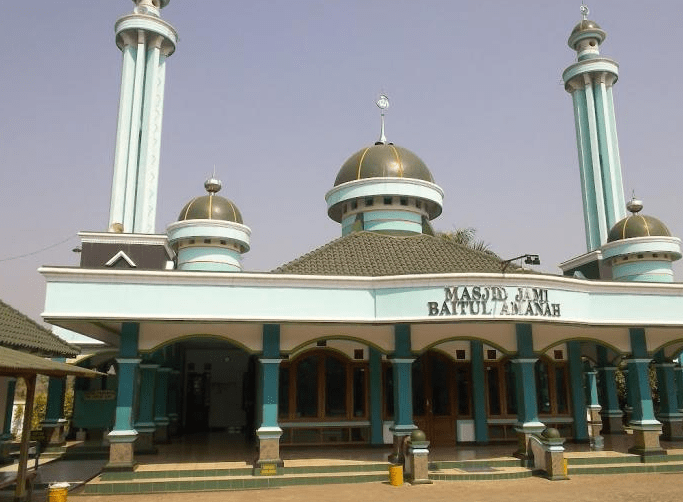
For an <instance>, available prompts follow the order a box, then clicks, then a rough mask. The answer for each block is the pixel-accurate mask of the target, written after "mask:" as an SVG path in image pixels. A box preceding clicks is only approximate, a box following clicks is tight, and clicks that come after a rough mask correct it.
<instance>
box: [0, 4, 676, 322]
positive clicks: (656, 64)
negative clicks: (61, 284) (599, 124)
mask: <svg viewBox="0 0 683 502" xmlns="http://www.w3.org/2000/svg"><path fill="white" fill-rule="evenodd" d="M579 6H580V2H579V1H576V0H573V1H570V0H563V1H557V0H554V1H548V0H525V1H516V2H512V1H507V0H495V1H494V0H482V1H470V2H461V1H453V0H422V1H418V0H410V1H408V0H335V1H333V0H240V1H237V0H230V1H228V0H171V2H170V4H169V6H168V7H167V8H165V9H163V11H162V17H163V18H164V19H165V20H167V21H169V22H170V23H171V24H173V25H174V26H175V27H176V29H177V30H178V32H179V35H180V42H179V44H178V49H177V52H176V53H175V54H174V55H173V56H172V57H171V58H170V59H169V61H168V65H167V74H166V96H165V113H164V128H163V136H162V154H161V172H160V186H159V204H158V211H157V226H156V228H157V232H159V233H162V232H164V230H165V228H166V226H167V225H168V224H169V223H172V222H173V221H174V220H175V219H176V218H177V215H178V213H179V212H180V209H181V208H182V207H183V205H184V204H185V203H186V202H187V201H188V200H189V199H191V198H192V197H194V196H197V195H202V194H203V193H204V189H203V186H202V184H203V182H204V180H205V179H206V178H207V177H208V175H209V174H210V173H211V171H212V170H213V167H214V165H215V166H216V169H217V174H218V177H219V178H221V179H222V180H223V187H224V188H223V191H222V192H221V195H223V196H225V197H228V198H229V199H231V200H233V201H234V202H235V203H236V204H237V205H238V207H239V208H240V210H241V212H242V214H243V217H244V222H245V224H246V225H248V226H249V227H251V229H252V249H251V251H250V252H249V253H248V254H246V255H245V259H244V266H245V269H246V270H254V271H267V270H271V269H273V268H275V267H277V266H278V265H281V264H282V263H285V262H287V261H290V260H292V259H294V258H296V257H298V256H300V255H301V254H304V253H306V252H308V251H310V250H312V249H314V248H316V247H318V246H320V245H322V244H324V243H326V242H328V241H330V240H332V239H334V238H336V237H338V236H340V235H341V229H340V227H339V225H338V224H337V223H335V222H333V221H332V220H330V219H329V218H328V217H327V213H326V205H325V199H324V196H325V193H326V192H327V190H329V189H330V188H331V187H332V185H333V183H334V179H335V176H336V174H337V171H338V169H339V167H340V166H341V165H342V164H343V162H344V161H345V160H346V159H347V158H348V157H349V156H350V155H352V154H353V153H354V152H356V151H357V150H359V149H360V148H362V147H364V146H366V145H369V144H372V143H373V142H374V141H375V140H376V139H377V137H378V135H379V114H378V110H377V108H376V107H375V105H374V100H375V99H376V98H377V95H378V94H379V93H380V91H384V92H385V93H386V94H387V95H388V96H389V97H390V99H391V108H390V109H389V111H388V113H387V137H388V139H389V141H392V142H394V143H396V144H398V145H401V146H403V147H406V148H408V149H410V150H412V151H414V152H415V153H416V154H418V155H419V156H420V157H421V158H422V159H423V160H424V161H425V162H426V164H427V165H428V166H429V167H430V169H431V171H432V174H433V175H434V178H435V180H436V182H437V184H439V185H440V186H441V187H442V188H443V189H444V191H445V193H446V196H445V201H444V211H443V214H442V215H441V216H440V217H439V218H438V219H436V220H434V221H433V225H434V226H435V228H436V229H437V230H451V229H454V228H456V227H474V228H476V229H477V231H478V236H479V237H480V238H481V239H483V240H485V241H486V242H488V243H489V244H490V245H491V248H492V249H493V250H494V251H496V252H497V253H498V254H499V255H500V256H501V257H504V258H506V257H512V256H515V255H519V254H522V253H537V254H539V255H540V257H541V261H542V265H541V266H540V267H539V269H540V270H544V271H548V272H552V273H559V268H558V267H557V265H558V264H559V263H561V262H562V261H564V260H566V259H568V258H570V257H573V256H576V255H579V254H582V253H584V252H585V251H586V244H585V233H584V224H583V215H582V207H581V197H580V186H579V170H578V161H577V152H576V139H575V133H574V119H573V112H572V104H571V97H570V95H569V94H567V93H566V92H565V91H564V88H563V86H562V84H561V74H562V71H563V69H564V68H565V67H566V66H568V65H569V64H571V63H572V62H573V61H574V58H575V53H574V52H573V51H572V50H571V49H570V48H569V47H568V46H567V44H566V42H567V38H568V36H569V33H570V32H571V30H572V28H573V27H574V25H575V24H576V23H577V22H578V21H579V20H580V14H579ZM589 7H590V9H591V14H590V18H591V19H593V20H595V21H596V22H598V23H599V24H600V25H601V26H602V28H603V29H605V30H606V31H607V39H606V41H605V42H604V43H603V44H602V46H601V53H602V54H603V55H606V56H608V57H613V58H614V59H616V60H617V61H618V62H619V63H620V78H619V82H618V83H617V84H616V85H615V90H614V93H615V103H616V115H617V122H618V124H617V125H618V134H619V143H620V151H621V160H622V169H623V176H624V189H625V192H626V193H627V194H628V195H629V196H630V194H631V192H632V190H636V194H637V196H638V197H639V198H641V199H642V200H643V201H644V204H645V209H644V210H643V213H645V214H651V215H653V216H657V217H659V218H660V219H662V220H663V221H664V222H665V223H666V224H667V225H668V226H669V228H670V229H671V231H672V233H673V234H674V235H677V236H682V235H683V212H682V209H681V191H682V185H683V184H682V183H681V182H682V181H683V176H682V175H681V166H680V164H681V158H682V153H683V134H682V131H683V127H681V125H682V124H681V122H682V120H683V113H682V108H683V97H682V95H683V94H682V92H681V90H682V88H683V58H682V57H681V55H682V52H683V22H682V21H683V12H682V11H681V5H680V2H679V1H674V0H660V1H657V2H642V1H636V0H592V1H591V2H590V3H589ZM132 8H133V3H132V2H131V1H130V0H71V1H53V0H49V1H48V0H38V1H35V2H23V1H12V2H5V3H4V4H3V9H2V10H3V14H2V16H3V23H2V24H3V27H2V30H0V209H1V212H2V218H3V223H2V225H1V226H0V229H2V246H1V247H0V298H1V299H3V300H4V301H5V302H7V303H9V304H11V305H13V306H14V307H16V308H18V309H20V310H22V311H23V312H25V313H26V314H28V315H29V316H30V317H32V318H34V319H39V318H40V313H41V311H42V308H43V304H44V289H45V285H44V280H43V278H42V277H41V276H40V275H39V274H38V273H37V272H36V270H37V268H38V267H39V266H41V265H43V264H47V265H74V264H76V263H77V262H78V259H79V257H78V255H77V254H75V253H73V252H72V251H71V250H72V249H73V248H74V247H76V246H77V245H79V241H78V238H77V237H76V234H77V232H78V231H81V230H91V231H104V230H106V228H107V224H108V213H109V198H110V191H111V176H112V164H113V154H114V138H115V131H116V115H117V106H118V97H119V84H120V71H121V55H120V52H119V50H118V49H117V48H116V45H115V43H114V33H113V25H114V22H115V20H116V19H117V18H118V17H120V16H121V15H124V14H128V13H130V12H131V11H132ZM69 237H72V238H71V239H70V240H68V241H66V242H63V243H62V244H60V245H57V246H55V247H53V248H51V249H49V250H47V251H44V252H41V253H37V254H34V255H32V256H29V257H25V258H22V259H14V260H8V259H7V258H10V257H13V256H17V255H22V254H25V253H30V252H33V251H36V250H39V249H42V248H45V247H47V246H50V245H53V244H56V243H59V242H62V241H64V240H65V239H68V238H69ZM676 271H677V280H678V281H683V267H681V265H678V266H676Z"/></svg>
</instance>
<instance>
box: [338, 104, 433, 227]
mask: <svg viewBox="0 0 683 502" xmlns="http://www.w3.org/2000/svg"><path fill="white" fill-rule="evenodd" d="M377 106H378V107H379V108H380V109H381V110H382V128H381V132H380V136H379V139H378V140H377V141H376V142H375V144H374V145H371V146H368V147H365V148H363V149H362V150H359V151H358V152H356V153H355V154H353V155H352V156H351V157H349V158H348V160H347V161H346V162H344V164H343V165H342V167H341V169H340V170H339V173H338V174H337V179H336V180H335V182H334V188H332V190H330V191H329V192H327V194H326V195H325V200H326V201H327V214H328V215H329V217H330V218H332V219H333V220H334V221H336V222H338V223H341V226H342V235H347V234H349V233H351V232H355V231H360V230H367V231H371V232H383V233H390V234H393V235H415V234H420V233H432V230H431V225H430V223H429V222H430V220H433V219H434V218H436V217H437V216H439V215H440V214H441V208H442V205H443V190H441V188H440V187H439V186H438V185H436V184H435V183H434V178H433V177H432V173H431V172H430V171H429V169H428V168H427V165H426V164H425V163H424V162H423V161H422V159H420V158H419V157H418V156H417V155H415V154H414V153H413V152H411V151H410V150H408V149H407V148H402V147H400V146H398V145H394V144H393V143H390V142H387V138H386V135H385V133H384V112H385V110H386V109H387V108H388V107H389V99H388V98H387V97H386V96H384V95H381V96H380V98H379V99H378V100H377Z"/></svg>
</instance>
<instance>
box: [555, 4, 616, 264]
mask: <svg viewBox="0 0 683 502" xmlns="http://www.w3.org/2000/svg"><path fill="white" fill-rule="evenodd" d="M581 13H582V15H583V20H582V21H581V22H580V23H579V24H577V25H576V27H575V28H574V30H573V31H572V33H571V35H570V36H569V40H568V44H569V47H571V48H572V49H574V50H575V51H576V52H577V56H578V58H577V59H578V61H577V62H576V63H574V64H572V65H571V66H569V67H568V68H567V69H566V70H565V71H564V73H563V74H562V79H563V80H564V84H565V89H566V90H567V92H569V93H570V94H571V95H572V100H573V103H574V120H575V126H576V142H577V147H578V150H579V169H580V171H581V192H582V195H583V212H584V219H585V225H586V246H587V247H588V251H589V252H590V251H593V250H595V249H597V248H599V247H600V246H601V245H603V244H605V243H606V242H607V236H608V233H609V230H610V229H611V228H612V227H613V226H614V225H615V224H616V223H617V222H618V221H620V220H621V219H623V218H624V217H625V216H626V212H625V210H624V189H623V185H622V181H621V163H620V161H619V144H618V142H617V128H616V121H615V117H614V101H613V99H612V86H613V85H614V83H615V82H616V81H617V78H618V70H619V65H618V64H617V63H616V61H614V60H612V59H608V58H605V57H602V56H600V51H599V50H598V47H599V46H600V44H601V43H602V42H603V41H604V40H605V37H606V33H605V32H604V31H603V30H602V29H600V26H598V24H597V23H595V22H594V21H590V20H588V8H587V7H586V6H585V5H582V6H581Z"/></svg>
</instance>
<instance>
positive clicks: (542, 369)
mask: <svg viewBox="0 0 683 502" xmlns="http://www.w3.org/2000/svg"><path fill="white" fill-rule="evenodd" d="M535 373H536V401H537V406H538V413H539V414H541V415H566V414H568V413H569V388H568V378H567V365H566V364H565V363H563V362H561V361H550V360H548V359H545V358H543V359H539V360H538V361H536V365H535Z"/></svg>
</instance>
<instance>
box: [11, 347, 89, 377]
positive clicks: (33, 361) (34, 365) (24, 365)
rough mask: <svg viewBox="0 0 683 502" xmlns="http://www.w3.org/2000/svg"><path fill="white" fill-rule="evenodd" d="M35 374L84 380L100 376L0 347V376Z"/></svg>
mask: <svg viewBox="0 0 683 502" xmlns="http://www.w3.org/2000/svg"><path fill="white" fill-rule="evenodd" d="M35 374H39V375H48V376H52V377H63V376H67V375H75V376H79V377H86V378H95V377H97V376H100V375H101V373H98V372H97V371H92V370H89V369H86V368H80V367H78V366H72V365H70V364H66V363H60V362H57V361H51V360H49V359H44V358H42V357H38V356H34V355H32V354H27V353H26V352H19V351H18V350H12V349H8V348H7V347H0V376H13V377H24V376H29V375H35Z"/></svg>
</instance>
